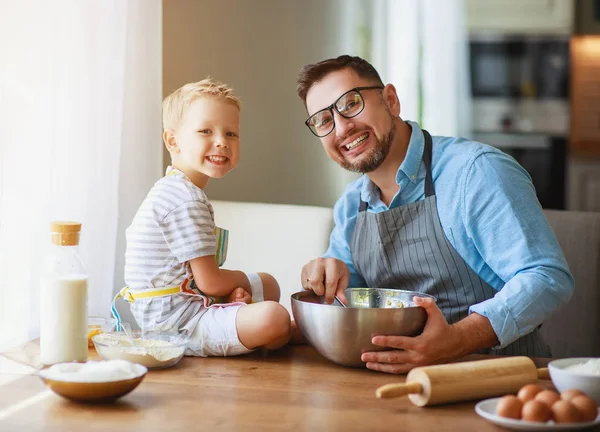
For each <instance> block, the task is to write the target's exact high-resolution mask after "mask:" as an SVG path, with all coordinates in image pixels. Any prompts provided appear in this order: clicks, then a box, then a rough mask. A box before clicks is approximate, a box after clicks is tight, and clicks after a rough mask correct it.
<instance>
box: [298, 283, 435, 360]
mask: <svg viewBox="0 0 600 432" xmlns="http://www.w3.org/2000/svg"><path fill="white" fill-rule="evenodd" d="M414 296H420V297H431V298H433V299H434V301H435V297H432V296H430V295H428V294H423V293H418V292H414V291H404V290H398V289H388V288H349V289H347V290H346V297H347V299H348V307H346V308H344V307H341V306H340V305H338V304H337V303H336V302H334V303H333V304H331V305H329V304H327V303H325V298H324V297H319V296H317V295H315V294H314V293H313V292H312V291H302V292H298V293H295V294H292V313H293V314H294V319H295V321H296V324H297V325H298V329H299V330H300V331H301V332H302V334H303V335H304V337H305V338H306V339H307V340H308V341H309V342H310V344H311V345H312V346H313V347H315V349H316V350H317V351H318V352H319V353H321V354H322V355H323V356H324V357H326V358H327V359H329V360H331V361H332V362H334V363H337V364H340V365H343V366H354V367H364V366H365V363H364V362H363V361H362V360H361V359H360V356H361V354H362V353H363V352H367V351H382V350H385V349H386V348H384V347H379V346H375V345H373V344H372V343H371V338H372V337H373V336H375V335H393V336H416V335H418V334H420V333H421V332H422V331H423V328H424V327H425V322H426V321H427V314H426V312H425V309H423V308H422V307H417V306H414V303H413V302H412V298H413V297H414ZM400 304H402V306H399V305H400Z"/></svg>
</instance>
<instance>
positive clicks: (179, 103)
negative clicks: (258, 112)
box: [162, 77, 241, 130]
mask: <svg viewBox="0 0 600 432" xmlns="http://www.w3.org/2000/svg"><path fill="white" fill-rule="evenodd" d="M201 97H206V98H219V99H223V100H225V101H226V102H231V103H233V104H234V105H235V106H236V107H237V108H238V109H240V108H241V102H240V100H239V98H238V97H237V96H236V95H235V94H234V93H233V89H232V88H231V87H229V86H228V85H227V84H224V83H222V82H219V81H214V80H213V79H212V78H210V77H208V78H205V79H203V80H202V81H198V82H195V83H189V84H186V85H184V86H183V87H180V88H178V89H177V90H175V91H174V92H173V93H171V94H170V95H169V96H167V97H166V98H165V100H164V101H163V103H162V113H163V129H164V130H167V129H175V128H176V127H177V125H178V124H179V121H180V120H181V118H182V117H183V113H184V111H185V109H186V108H187V107H188V106H189V105H190V104H191V103H192V102H194V101H195V100H196V99H198V98H201Z"/></svg>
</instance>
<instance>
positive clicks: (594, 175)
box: [567, 158, 600, 212]
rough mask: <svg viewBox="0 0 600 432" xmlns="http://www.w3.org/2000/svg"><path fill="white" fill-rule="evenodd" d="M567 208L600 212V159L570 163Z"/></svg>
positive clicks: (571, 161)
mask: <svg viewBox="0 0 600 432" xmlns="http://www.w3.org/2000/svg"><path fill="white" fill-rule="evenodd" d="M568 179H569V180H568V194H567V208H568V209H569V210H578V211H594V212H600V158H585V159H583V158H571V160H570V161H569V174H568Z"/></svg>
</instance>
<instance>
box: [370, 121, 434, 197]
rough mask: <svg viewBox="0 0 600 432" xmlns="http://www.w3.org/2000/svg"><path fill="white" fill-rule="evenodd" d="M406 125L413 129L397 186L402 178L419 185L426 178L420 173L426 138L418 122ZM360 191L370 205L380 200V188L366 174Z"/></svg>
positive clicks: (399, 172) (399, 170)
mask: <svg viewBox="0 0 600 432" xmlns="http://www.w3.org/2000/svg"><path fill="white" fill-rule="evenodd" d="M406 123H408V125H409V126H410V127H411V129H412V131H411V134H410V141H409V142H408V149H407V150H406V156H405V157H404V161H402V163H401V164H400V168H398V172H397V173H396V184H400V183H401V182H402V178H403V177H405V178H408V180H410V181H411V182H413V183H417V182H418V181H420V180H422V179H423V178H424V177H425V174H424V173H419V168H420V166H421V161H422V160H423V151H424V150H425V138H424V137H423V132H422V130H421V127H420V126H419V124H418V123H417V122H414V121H410V120H408V121H407V122H406ZM363 177H364V181H363V185H362V188H361V191H360V198H361V200H363V201H364V202H366V203H369V204H370V205H371V204H373V203H374V202H375V201H376V200H378V199H379V188H378V187H377V186H376V185H375V183H373V182H372V181H371V179H370V178H369V176H367V175H366V174H365V175H364V176H363Z"/></svg>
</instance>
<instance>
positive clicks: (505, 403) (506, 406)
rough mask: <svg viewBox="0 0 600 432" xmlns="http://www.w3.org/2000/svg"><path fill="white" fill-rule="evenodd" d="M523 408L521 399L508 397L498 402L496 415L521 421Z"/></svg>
mask: <svg viewBox="0 0 600 432" xmlns="http://www.w3.org/2000/svg"><path fill="white" fill-rule="evenodd" d="M521 408H523V402H521V400H520V399H518V398H517V397H516V396H513V395H506V396H504V397H503V398H502V399H500V400H499V401H498V404H497V405H496V414H498V415H499V416H500V417H507V418H512V419H517V420H519V419H520V418H521Z"/></svg>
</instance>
